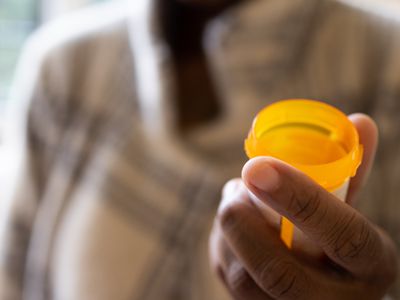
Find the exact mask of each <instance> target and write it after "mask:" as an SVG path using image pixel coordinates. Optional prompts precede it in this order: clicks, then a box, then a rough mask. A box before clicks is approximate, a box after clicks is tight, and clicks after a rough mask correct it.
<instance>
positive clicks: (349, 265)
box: [242, 157, 383, 276]
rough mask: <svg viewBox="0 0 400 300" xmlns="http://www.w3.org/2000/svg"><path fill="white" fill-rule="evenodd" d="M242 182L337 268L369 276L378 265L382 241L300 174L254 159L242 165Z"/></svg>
mask: <svg viewBox="0 0 400 300" xmlns="http://www.w3.org/2000/svg"><path fill="white" fill-rule="evenodd" d="M242 177H243V180H244V182H245V183H246V185H247V187H248V188H249V189H250V190H251V191H252V192H253V193H254V194H255V195H257V197H258V198H259V199H260V200H261V201H264V202H265V203H267V204H268V205H270V206H271V207H272V208H274V209H275V210H276V211H277V212H278V213H280V214H281V215H284V216H286V217H287V218H288V219H290V220H291V221H292V222H293V223H294V224H295V225H296V226H297V227H299V228H300V229H301V230H302V231H303V232H304V233H305V234H306V235H307V236H308V237H309V238H310V239H311V240H313V241H315V242H316V243H318V244H319V245H320V246H321V247H322V249H323V250H324V251H325V253H326V254H327V255H328V256H329V257H330V258H331V259H332V260H333V261H335V262H336V263H337V264H339V265H340V266H342V267H343V268H345V269H347V270H348V271H350V272H352V273H354V274H356V275H359V276H369V275H371V274H374V273H375V272H376V271H377V269H378V264H380V263H382V262H383V261H382V260H383V257H382V253H383V245H382V241H381V239H380V236H379V234H378V233H377V231H376V230H375V229H374V228H373V226H371V224H370V223H369V222H368V221H367V220H366V219H365V218H364V217H363V216H362V215H361V214H359V213H358V212H357V211H356V210H354V209H353V208H352V207H350V206H349V205H347V204H346V203H343V202H341V201H339V200H338V199H337V198H336V197H335V196H333V195H332V194H330V193H329V192H327V191H325V190H324V189H323V188H322V187H321V186H319V185H318V184H317V183H315V182H314V181H313V180H311V179H310V178H309V177H307V176H306V175H304V174H303V173H302V172H300V171H298V170H297V169H295V168H293V167H291V166H290V165H288V164H286V163H283V162H282V161H279V160H277V159H274V158H271V157H258V158H255V159H252V160H250V161H249V162H247V164H246V165H245V166H244V168H243V173H242Z"/></svg>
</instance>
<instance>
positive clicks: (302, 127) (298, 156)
mask: <svg viewBox="0 0 400 300" xmlns="http://www.w3.org/2000/svg"><path fill="white" fill-rule="evenodd" d="M245 151H246V154H247V156H248V157H249V158H253V157H256V156H272V157H275V158H278V159H280V160H282V161H285V162H287V163H288V164H290V165H292V166H293V167H295V168H297V169H299V170H300V171H302V172H304V173H306V174H307V175H308V176H309V177H311V178H312V179H313V180H314V181H316V182H317V183H318V184H320V185H321V186H322V187H323V188H325V189H326V190H327V191H329V192H331V193H334V194H335V195H336V196H337V197H338V198H340V199H342V200H345V198H346V194H347V189H348V185H349V180H350V178H351V177H353V176H355V174H356V171H357V168H358V167H359V165H360V164H361V160H362V154H363V147H362V145H360V143H359V136H358V132H357V130H356V128H355V127H354V125H353V123H352V122H351V121H350V120H349V119H348V118H347V116H346V115H345V114H343V113H342V112H341V111H340V110H338V109H336V108H335V107H333V106H330V105H328V104H325V103H323V102H320V101H314V100H306V99H291V100H282V101H278V102H275V103H273V104H271V105H269V106H267V107H265V108H264V109H262V110H261V111H260V112H259V113H258V115H257V116H256V118H255V119H254V121H253V124H252V128H251V129H250V132H249V134H248V137H247V139H246V140H245ZM281 238H282V240H283V241H284V243H285V244H286V245H287V246H288V247H289V248H291V245H292V239H293V224H292V223H290V222H289V221H288V220H287V219H286V218H282V223H281Z"/></svg>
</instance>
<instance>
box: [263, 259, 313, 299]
mask: <svg viewBox="0 0 400 300" xmlns="http://www.w3.org/2000/svg"><path fill="white" fill-rule="evenodd" d="M258 274H259V279H260V282H261V287H262V289H263V290H264V291H265V292H267V293H268V294H270V295H271V296H272V297H276V298H279V299H281V298H282V299H285V298H290V299H292V298H293V299H300V298H301V297H303V296H304V295H305V294H306V291H307V280H306V276H305V274H303V272H301V271H300V270H299V268H298V267H297V266H296V265H295V264H294V263H291V262H286V261H282V260H280V259H275V260H273V261H271V262H269V263H267V264H265V265H264V266H261V267H260V269H259V270H258Z"/></svg>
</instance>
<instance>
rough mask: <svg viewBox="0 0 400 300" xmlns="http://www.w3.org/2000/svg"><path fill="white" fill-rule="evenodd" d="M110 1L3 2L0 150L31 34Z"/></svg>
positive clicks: (0, 22)
mask: <svg viewBox="0 0 400 300" xmlns="http://www.w3.org/2000/svg"><path fill="white" fill-rule="evenodd" d="M105 1H109V0H0V147H1V144H2V129H3V127H4V108H5V105H6V102H7V98H8V92H9V89H10V85H11V82H12V80H13V75H14V69H15V66H16V64H17V61H18V58H19V55H20V51H21V49H22V47H23V44H24V42H25V40H26V38H27V37H28V36H29V34H30V33H31V32H32V31H34V30H35V28H37V27H38V26H40V25H41V24H43V23H45V22H46V21H48V20H51V19H54V18H57V17H58V16H60V15H62V14H64V13H67V12H70V11H72V10H75V9H77V8H80V7H82V6H85V5H90V4H93V3H95V2H105Z"/></svg>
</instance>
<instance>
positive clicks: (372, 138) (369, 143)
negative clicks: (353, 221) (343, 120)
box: [346, 113, 378, 205]
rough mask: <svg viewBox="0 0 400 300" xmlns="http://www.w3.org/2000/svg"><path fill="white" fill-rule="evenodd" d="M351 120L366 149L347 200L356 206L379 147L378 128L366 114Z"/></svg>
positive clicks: (354, 116) (353, 116)
mask: <svg viewBox="0 0 400 300" xmlns="http://www.w3.org/2000/svg"><path fill="white" fill-rule="evenodd" d="M349 119H350V120H351V121H352V122H353V124H354V126H355V127H356V129H357V131H358V134H359V137H360V144H362V145H363V147H364V155H363V159H362V162H361V165H360V167H359V169H358V170H357V175H356V176H355V177H354V178H353V179H352V180H351V182H350V187H349V191H348V194H347V199H346V200H347V203H349V204H350V205H354V204H355V197H356V195H357V193H358V192H359V190H360V189H361V187H362V186H363V184H364V183H365V181H366V179H367V178H368V175H369V173H370V170H371V167H372V164H373V162H374V158H375V153H376V148H377V145H378V128H377V126H376V124H375V122H374V120H372V119H371V118H370V117H368V116H367V115H364V114H360V113H358V114H352V115H350V116H349Z"/></svg>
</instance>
